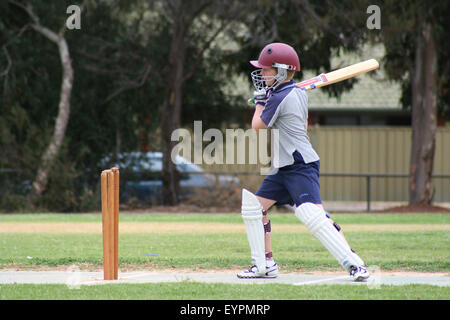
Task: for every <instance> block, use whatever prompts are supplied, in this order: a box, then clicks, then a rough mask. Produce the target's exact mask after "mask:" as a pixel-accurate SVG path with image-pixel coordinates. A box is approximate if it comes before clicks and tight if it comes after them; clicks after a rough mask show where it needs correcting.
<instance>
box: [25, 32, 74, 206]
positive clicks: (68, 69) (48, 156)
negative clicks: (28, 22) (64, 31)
mask: <svg viewBox="0 0 450 320" xmlns="http://www.w3.org/2000/svg"><path fill="white" fill-rule="evenodd" d="M34 28H35V29H36V30H37V31H38V32H41V33H42V34H43V35H45V36H46V37H48V38H49V39H50V40H52V41H54V42H55V43H56V44H57V45H58V49H59V55H60V58H61V65H62V81H61V82H62V84H61V93H60V101H59V107H58V116H57V118H56V121H55V130H54V132H53V136H52V139H51V140H50V143H49V145H48V147H47V149H46V150H45V152H44V154H43V155H42V159H41V163H40V165H39V167H38V170H37V174H36V178H35V180H34V182H33V184H32V189H31V192H30V194H29V196H28V201H29V202H30V203H32V202H33V201H34V200H35V199H36V198H38V197H39V196H40V195H41V194H42V192H44V190H45V189H46V187H47V182H48V177H49V173H50V170H51V168H52V165H53V163H54V161H55V159H56V157H57V156H58V154H59V149H60V147H61V145H62V142H63V140H64V136H65V133H66V128H67V124H68V122H69V115H70V96H71V93H72V84H73V69H72V63H71V60H70V53H69V47H68V45H67V42H66V40H65V38H64V37H63V36H62V35H61V34H60V35H56V34H55V33H54V32H52V31H50V30H48V29H46V28H43V27H40V26H34Z"/></svg>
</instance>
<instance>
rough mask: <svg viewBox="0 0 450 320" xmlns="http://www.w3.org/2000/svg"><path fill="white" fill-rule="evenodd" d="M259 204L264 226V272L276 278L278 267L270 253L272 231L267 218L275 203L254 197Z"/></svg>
mask: <svg viewBox="0 0 450 320" xmlns="http://www.w3.org/2000/svg"><path fill="white" fill-rule="evenodd" d="M256 197H257V198H258V201H259V203H260V204H261V206H262V208H263V211H262V214H263V226H264V243H265V254H266V272H267V275H270V276H277V275H278V265H277V263H276V262H275V260H274V258H273V253H272V241H271V238H270V233H271V231H272V226H271V222H270V220H269V217H268V211H269V209H270V208H271V207H272V206H273V205H274V204H275V203H276V201H275V200H271V199H266V198H263V197H260V196H256Z"/></svg>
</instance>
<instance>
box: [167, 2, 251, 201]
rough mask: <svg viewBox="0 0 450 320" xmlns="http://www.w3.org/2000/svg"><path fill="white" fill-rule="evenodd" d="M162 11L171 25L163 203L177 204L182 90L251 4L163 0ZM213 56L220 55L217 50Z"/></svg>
mask: <svg viewBox="0 0 450 320" xmlns="http://www.w3.org/2000/svg"><path fill="white" fill-rule="evenodd" d="M162 6H163V12H166V13H167V21H168V22H169V24H170V39H171V43H170V50H169V54H168V56H167V61H166V64H165V67H164V69H163V75H164V84H165V89H164V102H163V108H162V113H161V138H162V153H163V170H162V177H163V202H164V203H165V204H167V205H175V204H177V203H178V193H179V192H178V191H179V176H178V172H177V170H176V166H175V164H174V163H173V161H172V159H171V151H172V149H173V147H174V145H175V143H174V142H173V141H172V140H171V135H172V132H173V131H174V130H175V129H178V128H179V127H180V125H181V114H182V107H183V101H182V99H183V88H184V85H185V83H186V82H187V81H188V80H190V79H191V78H192V77H194V75H195V74H196V72H197V67H198V66H199V65H200V64H201V63H202V59H205V51H207V50H210V51H211V49H212V47H213V41H214V40H215V39H216V38H217V36H218V35H219V34H221V33H223V32H224V29H225V28H226V27H227V26H228V25H230V23H231V22H232V21H238V19H239V18H242V17H243V15H244V14H245V12H246V11H245V10H243V8H244V7H245V6H248V4H240V3H239V2H238V1H232V2H227V3H223V2H222V1H213V0H195V1H182V0H169V1H163V2H162ZM192 44H196V45H197V47H196V48H195V51H196V52H195V54H194V56H193V57H192V58H193V59H191V60H189V64H187V63H186V56H187V49H188V47H189V45H192ZM214 54H219V52H218V51H217V50H216V52H215V53H214Z"/></svg>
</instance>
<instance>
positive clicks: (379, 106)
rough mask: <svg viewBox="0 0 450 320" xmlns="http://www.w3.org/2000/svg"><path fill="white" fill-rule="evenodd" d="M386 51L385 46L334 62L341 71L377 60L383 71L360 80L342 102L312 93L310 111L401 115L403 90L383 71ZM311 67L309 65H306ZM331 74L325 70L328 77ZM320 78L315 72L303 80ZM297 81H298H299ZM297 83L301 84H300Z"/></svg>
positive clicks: (363, 50) (321, 92) (369, 47)
mask: <svg viewBox="0 0 450 320" xmlns="http://www.w3.org/2000/svg"><path fill="white" fill-rule="evenodd" d="M383 56H384V47H383V46H382V45H377V46H366V47H364V48H363V49H362V50H361V52H358V53H349V54H345V55H341V56H336V57H334V58H332V60H331V65H332V69H333V70H335V69H339V68H343V67H346V66H349V65H351V64H354V63H358V62H361V61H364V60H368V59H371V58H374V59H376V60H378V62H379V63H380V68H379V69H378V70H376V71H372V72H370V73H366V74H362V75H360V76H358V77H357V78H358V80H359V81H358V82H357V83H356V84H354V86H353V88H352V90H350V91H347V92H344V93H342V94H341V95H340V97H339V98H335V97H329V96H328V93H327V92H326V91H325V90H321V89H314V90H310V91H309V92H308V98H309V110H311V111H319V110H320V111H328V110H329V111H332V110H337V109H346V110H353V109H354V110H361V111H362V110H374V109H376V110H380V111H381V110H384V111H400V110H401V109H402V105H401V104H400V98H401V87H400V84H399V83H396V82H393V81H389V80H387V76H386V74H385V72H384V70H383V62H382V58H383ZM306 63H307V62H306ZM329 71H331V70H323V73H327V72H329ZM314 76H316V74H314V73H313V72H311V71H307V72H304V76H303V79H302V80H305V79H309V78H312V77H314ZM296 80H297V79H296ZM296 82H297V81H296Z"/></svg>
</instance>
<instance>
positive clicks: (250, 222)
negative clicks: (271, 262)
mask: <svg viewBox="0 0 450 320" xmlns="http://www.w3.org/2000/svg"><path fill="white" fill-rule="evenodd" d="M262 211H263V207H262V206H261V204H260V203H259V201H258V199H257V198H256V196H255V195H254V194H253V193H251V192H250V191H248V190H246V189H242V210H241V213H242V219H243V220H244V224H245V229H246V231H247V239H248V243H249V245H250V254H251V257H252V263H253V266H251V267H250V268H249V269H248V270H245V271H243V272H240V273H238V274H237V276H238V277H239V278H262V277H265V276H266V255H265V238H264V225H263V215H262Z"/></svg>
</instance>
